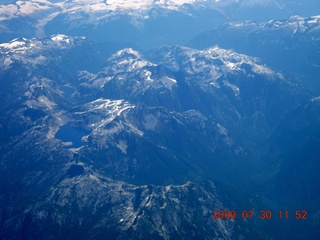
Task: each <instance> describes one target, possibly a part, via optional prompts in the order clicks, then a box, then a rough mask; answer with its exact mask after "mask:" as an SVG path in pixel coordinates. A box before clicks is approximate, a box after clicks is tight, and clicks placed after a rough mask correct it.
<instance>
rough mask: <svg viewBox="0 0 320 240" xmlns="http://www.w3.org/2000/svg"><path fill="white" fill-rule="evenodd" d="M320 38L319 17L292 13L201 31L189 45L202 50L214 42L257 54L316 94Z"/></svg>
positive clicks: (224, 46) (245, 52)
mask: <svg viewBox="0 0 320 240" xmlns="http://www.w3.org/2000/svg"><path fill="white" fill-rule="evenodd" d="M319 41H320V17H319V16H313V17H307V18H302V17H299V16H293V17H291V18H290V19H286V20H272V21H269V22H265V23H257V22H252V21H247V22H236V23H226V24H224V25H222V26H220V27H217V28H214V29H212V30H211V31H208V32H204V33H202V34H200V35H199V36H198V37H196V38H195V39H194V40H192V41H191V42H190V43H189V44H188V46H191V47H195V48H200V49H204V48H208V47H210V46H213V45H216V44H217V45H219V46H221V47H223V48H232V49H234V50H235V51H238V52H241V53H244V54H248V55H252V56H256V57H259V58H260V59H263V60H264V61H265V62H266V63H267V64H268V65H269V66H272V67H273V68H275V69H281V71H282V72H283V73H284V74H285V75H287V76H291V78H292V79H295V80H296V81H297V82H299V83H300V84H303V85H304V86H305V87H307V88H308V89H309V90H310V91H312V92H314V93H315V94H316V95H315V96H317V94H319V91H320V89H319V81H318V78H317V76H318V75H319V74H320V72H319V70H320V68H319V60H318V59H319V58H320V56H319V46H320V44H319Z"/></svg>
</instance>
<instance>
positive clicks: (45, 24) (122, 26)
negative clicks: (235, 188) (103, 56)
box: [0, 0, 320, 48]
mask: <svg viewBox="0 0 320 240" xmlns="http://www.w3.org/2000/svg"><path fill="white" fill-rule="evenodd" d="M306 5H307V6H308V7H305V6H306ZM311 5H312V6H314V7H310V6H311ZM319 7H320V6H319V2H318V1H316V0H309V1H307V2H305V1H303V2H302V1H301V2H296V3H294V4H293V3H292V2H291V1H280V0H279V1H271V0H270V1H252V0H242V1H237V0H230V1H211V0H210V1H203V0H185V1H180V0H174V1H134V2H132V3H128V2H127V1H100V0H82V1H47V0H32V1H29V0H28V1H14V2H12V3H2V5H0V41H1V42H8V41H10V40H12V39H13V38H16V37H27V38H32V37H41V36H48V35H52V34H59V33H63V34H66V35H73V36H87V37H90V38H92V39H95V40H99V41H116V42H129V43H131V44H135V45H137V46H139V47H143V48H152V47H155V46H159V45H175V44H180V45H183V44H184V43H185V42H187V41H189V40H191V39H192V38H194V37H195V36H196V35H197V34H200V33H201V32H204V31H208V30H210V29H211V28H212V27H213V26H218V25H220V24H222V23H223V22H225V21H227V20H228V21H231V20H236V21H237V20H238V21H244V20H257V21H263V20H264V21H266V20H271V19H282V18H288V17H290V16H292V15H296V14H300V15H306V16H310V15H315V14H317V11H316V9H319ZM310 9H311V11H310ZM257 13H258V14H257Z"/></svg>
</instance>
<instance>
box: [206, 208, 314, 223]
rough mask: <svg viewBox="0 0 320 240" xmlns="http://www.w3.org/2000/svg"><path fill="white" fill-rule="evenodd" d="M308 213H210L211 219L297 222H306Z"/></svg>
mask: <svg viewBox="0 0 320 240" xmlns="http://www.w3.org/2000/svg"><path fill="white" fill-rule="evenodd" d="M307 215H308V212H307V211H306V210H295V211H288V210H279V211H277V212H273V211H271V210H260V211H255V210H252V209H251V210H242V211H236V210H213V211H212V217H211V218H212V219H244V220H246V219H261V220H269V219H272V218H273V217H277V218H279V219H289V218H292V219H297V220H307Z"/></svg>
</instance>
